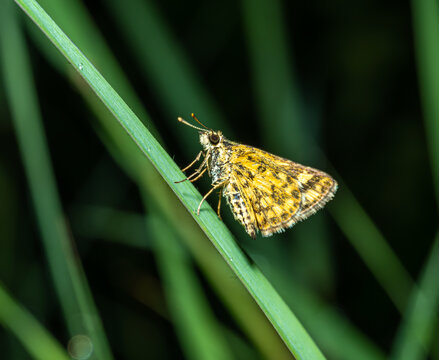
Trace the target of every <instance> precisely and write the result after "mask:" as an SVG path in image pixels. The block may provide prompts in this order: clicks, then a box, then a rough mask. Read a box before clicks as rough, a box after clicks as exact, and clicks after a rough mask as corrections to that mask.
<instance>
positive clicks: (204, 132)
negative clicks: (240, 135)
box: [178, 114, 337, 238]
mask: <svg viewBox="0 0 439 360" xmlns="http://www.w3.org/2000/svg"><path fill="white" fill-rule="evenodd" d="M191 116H192V117H193V119H194V120H195V121H196V122H197V123H199V124H200V125H201V126H203V128H200V127H197V126H194V125H192V124H190V123H188V122H187V121H185V120H183V119H182V118H181V117H179V118H178V121H180V122H182V123H183V124H186V125H188V126H190V127H193V128H195V129H197V130H199V133H200V143H201V145H202V146H203V150H201V151H200V152H199V153H198V155H197V157H196V158H195V160H194V161H193V162H192V163H190V164H189V166H187V167H186V168H184V169H182V171H186V170H187V169H189V168H190V167H191V166H193V165H194V164H195V163H196V162H197V161H199V160H200V159H201V156H204V160H203V162H202V163H201V165H200V166H199V167H198V169H197V170H195V172H194V173H193V174H192V175H190V176H188V177H187V178H186V179H184V180H181V181H178V182H182V181H185V180H189V181H191V182H193V181H195V180H198V179H199V178H200V177H201V176H202V175H203V174H204V173H205V172H206V170H207V172H208V174H209V176H210V177H211V178H212V186H213V187H212V188H211V189H210V191H209V192H208V193H207V194H206V195H205V196H204V197H203V199H202V200H201V202H200V204H199V205H198V209H197V214H198V215H199V214H200V209H201V204H202V203H203V201H204V200H206V198H207V197H208V196H209V195H210V194H211V193H212V192H213V191H214V190H215V189H218V188H222V194H223V196H224V197H225V198H226V199H227V202H228V204H229V206H230V209H231V210H232V213H233V216H234V217H235V219H236V220H238V221H239V222H240V223H241V224H242V225H243V226H244V228H245V231H247V233H248V234H249V235H250V236H251V237H253V238H254V237H256V233H257V232H258V231H260V232H261V234H262V235H263V236H270V235H272V234H273V233H278V232H282V231H284V230H285V229H287V228H289V227H291V226H293V225H295V224H296V223H297V222H298V221H300V220H304V219H306V218H307V217H308V216H310V215H312V214H314V213H315V212H316V211H317V210H319V209H321V208H322V207H323V206H324V205H325V204H326V203H327V202H328V201H329V200H331V199H332V198H333V197H334V194H335V192H336V190H337V182H336V181H335V180H334V179H333V178H332V177H331V176H329V175H328V174H326V173H324V172H323V171H320V170H316V169H313V168H310V167H307V166H303V165H300V164H298V163H295V162H293V161H290V160H287V159H284V158H281V157H279V156H275V155H272V154H270V153H268V152H265V151H263V150H260V149H256V148H254V147H252V146H248V145H242V144H238V143H235V142H232V141H230V140H227V139H226V138H225V137H224V136H223V134H222V132H221V131H213V130H211V129H209V128H207V127H205V126H204V125H203V124H202V123H201V122H200V121H198V119H197V118H196V117H195V115H194V114H191ZM220 206H221V193H220V199H219V202H218V216H219V217H220V218H221V215H220Z"/></svg>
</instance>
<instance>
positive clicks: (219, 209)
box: [216, 191, 222, 220]
mask: <svg viewBox="0 0 439 360" xmlns="http://www.w3.org/2000/svg"><path fill="white" fill-rule="evenodd" d="M216 213H217V214H218V217H219V219H220V220H222V218H221V191H220V192H219V199H218V208H217V210H216Z"/></svg>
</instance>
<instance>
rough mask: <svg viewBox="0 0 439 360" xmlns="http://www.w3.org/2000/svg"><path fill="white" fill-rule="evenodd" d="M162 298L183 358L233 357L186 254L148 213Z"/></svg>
mask: <svg viewBox="0 0 439 360" xmlns="http://www.w3.org/2000/svg"><path fill="white" fill-rule="evenodd" d="M148 220H149V221H148V225H149V229H150V231H151V232H152V235H153V238H154V244H155V248H156V253H157V263H158V266H159V270H160V274H161V277H162V280H163V283H164V290H165V293H166V299H167V301H168V306H169V308H170V311H171V314H172V316H173V318H174V319H175V326H176V330H177V334H178V335H179V337H180V339H181V341H180V343H181V344H182V346H183V350H184V352H185V354H186V358H187V359H194V360H196V359H199V360H204V359H233V358H234V357H233V356H232V353H231V352H230V350H229V349H228V347H227V345H226V344H225V343H224V340H223V334H222V333H221V330H220V328H219V327H218V326H217V322H216V320H215V319H214V318H213V314H212V313H211V312H210V309H209V305H208V302H207V299H206V298H205V296H204V294H203V292H202V289H201V286H200V284H199V283H198V280H197V277H196V275H195V272H194V271H193V269H191V262H190V258H189V257H188V256H187V253H186V252H185V251H184V249H183V248H182V246H181V245H180V243H179V241H178V238H177V237H176V236H175V233H174V232H173V231H172V229H171V228H169V227H168V226H167V223H166V222H165V221H163V220H161V219H160V218H159V217H154V216H151V215H150V216H149V219H148Z"/></svg>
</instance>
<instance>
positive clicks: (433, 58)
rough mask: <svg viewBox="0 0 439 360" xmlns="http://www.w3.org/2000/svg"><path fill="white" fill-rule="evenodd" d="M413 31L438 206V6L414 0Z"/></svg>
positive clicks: (436, 3)
mask: <svg viewBox="0 0 439 360" xmlns="http://www.w3.org/2000/svg"><path fill="white" fill-rule="evenodd" d="M412 13H413V31H414V38H415V50H416V57H417V62H418V76H419V87H420V92H421V101H422V103H423V111H424V120H425V130H426V136H427V140H428V145H429V150H430V159H431V167H432V169H433V184H434V187H435V190H436V202H437V204H439V102H438V99H439V67H438V65H437V64H438V62H439V44H438V36H439V15H438V14H439V4H438V2H437V1H435V0H413V1H412Z"/></svg>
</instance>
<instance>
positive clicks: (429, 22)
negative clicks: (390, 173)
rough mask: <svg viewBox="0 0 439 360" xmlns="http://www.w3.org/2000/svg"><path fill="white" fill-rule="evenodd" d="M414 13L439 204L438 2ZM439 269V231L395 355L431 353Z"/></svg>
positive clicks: (421, 4)
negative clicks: (429, 351)
mask: <svg viewBox="0 0 439 360" xmlns="http://www.w3.org/2000/svg"><path fill="white" fill-rule="evenodd" d="M412 16H413V32H414V38H415V50H416V57H417V68H418V76H419V87H420V93H421V101H422V104H423V111H424V121H425V128H426V137H427V140H428V145H429V153H430V161H431V167H432V173H433V184H434V188H435V191H436V203H437V204H439V103H438V101H437V99H438V98H439V67H438V65H437V64H438V62H439V44H438V41H437V39H438V36H439V4H438V2H437V1H434V0H416V1H412ZM438 272H439V233H438V234H437V235H436V239H435V241H434V244H433V247H432V251H431V252H430V254H429V258H428V260H427V261H426V263H425V266H424V270H423V274H422V277H421V280H420V283H419V289H415V290H413V292H412V298H411V301H410V303H409V307H408V309H407V311H406V313H405V316H404V319H403V321H402V324H401V327H400V329H399V330H398V333H397V336H396V340H395V344H394V351H393V358H395V359H423V358H425V356H426V354H427V353H428V350H429V348H430V346H431V343H432V337H433V334H434V328H435V326H436V325H437V311H438V308H439V282H438V281H437V274H438ZM436 338H437V337H436Z"/></svg>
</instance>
